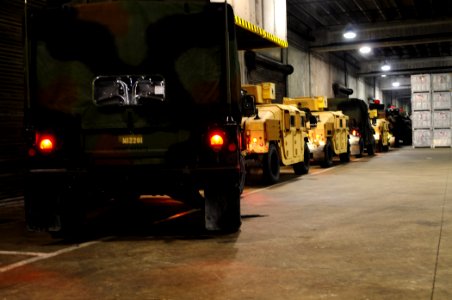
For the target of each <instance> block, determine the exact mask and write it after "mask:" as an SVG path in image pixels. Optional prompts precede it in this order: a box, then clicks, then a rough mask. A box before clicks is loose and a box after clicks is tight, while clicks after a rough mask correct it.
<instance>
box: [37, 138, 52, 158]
mask: <svg viewBox="0 0 452 300" xmlns="http://www.w3.org/2000/svg"><path fill="white" fill-rule="evenodd" d="M55 143H56V139H55V137H54V136H53V135H51V134H39V133H37V134H36V146H37V148H38V150H39V152H41V153H43V154H49V153H51V152H53V151H54V150H55V146H56V144H55Z"/></svg>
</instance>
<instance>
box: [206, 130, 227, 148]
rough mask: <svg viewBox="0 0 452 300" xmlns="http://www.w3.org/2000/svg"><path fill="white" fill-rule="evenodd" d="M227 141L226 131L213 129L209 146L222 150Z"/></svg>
mask: <svg viewBox="0 0 452 300" xmlns="http://www.w3.org/2000/svg"><path fill="white" fill-rule="evenodd" d="M224 143H225V133H224V132H222V131H213V132H211V133H210V134H209V146H210V148H212V150H214V151H220V150H221V148H222V147H223V145H224Z"/></svg>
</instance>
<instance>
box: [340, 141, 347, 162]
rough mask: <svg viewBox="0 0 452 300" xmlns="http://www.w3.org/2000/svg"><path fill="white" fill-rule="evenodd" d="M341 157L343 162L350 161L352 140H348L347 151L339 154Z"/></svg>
mask: <svg viewBox="0 0 452 300" xmlns="http://www.w3.org/2000/svg"><path fill="white" fill-rule="evenodd" d="M339 159H340V160H341V162H349V161H350V141H348V140H347V152H345V153H341V154H339Z"/></svg>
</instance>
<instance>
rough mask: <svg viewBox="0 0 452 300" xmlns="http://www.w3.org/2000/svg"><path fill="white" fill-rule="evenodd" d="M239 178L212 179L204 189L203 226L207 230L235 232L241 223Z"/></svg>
mask: <svg viewBox="0 0 452 300" xmlns="http://www.w3.org/2000/svg"><path fill="white" fill-rule="evenodd" d="M239 183H240V182H239V180H231V179H229V178H219V179H218V180H212V181H211V182H210V183H209V185H208V186H207V187H206V190H205V226H206V229H207V230H209V231H221V232H236V231H237V230H239V228H240V225H241V223H242V222H241V216H240V186H239Z"/></svg>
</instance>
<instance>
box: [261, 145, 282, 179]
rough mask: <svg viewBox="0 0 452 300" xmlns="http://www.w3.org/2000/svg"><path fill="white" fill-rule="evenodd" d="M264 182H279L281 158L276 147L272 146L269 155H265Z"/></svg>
mask: <svg viewBox="0 0 452 300" xmlns="http://www.w3.org/2000/svg"><path fill="white" fill-rule="evenodd" d="M263 171H264V181H265V182H267V183H270V184H272V183H276V182H278V180H279V171H280V165H279V156H278V150H277V149H276V146H275V145H273V144H270V146H269V148H268V153H266V154H264V159H263Z"/></svg>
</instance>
